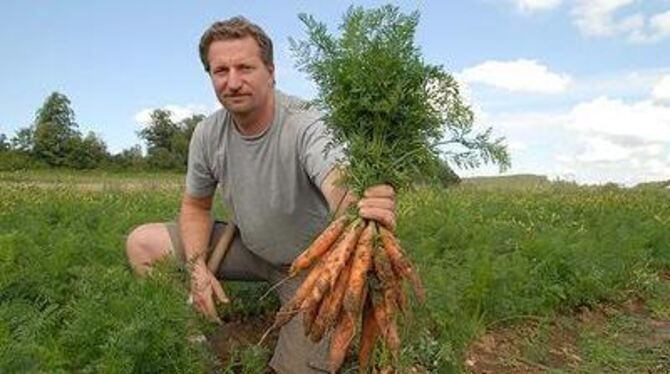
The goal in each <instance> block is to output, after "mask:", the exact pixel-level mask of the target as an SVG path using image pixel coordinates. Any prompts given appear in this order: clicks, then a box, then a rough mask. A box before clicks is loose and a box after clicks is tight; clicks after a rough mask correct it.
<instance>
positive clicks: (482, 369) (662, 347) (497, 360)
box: [464, 270, 670, 374]
mask: <svg viewBox="0 0 670 374" xmlns="http://www.w3.org/2000/svg"><path fill="white" fill-rule="evenodd" d="M661 278H662V279H664V280H667V281H670V270H668V271H665V272H663V273H662V274H661ZM584 336H587V337H593V338H594V339H600V340H597V341H596V344H601V345H602V346H603V347H607V348H610V347H617V346H618V347H623V348H622V349H623V350H622V351H621V352H639V353H640V354H641V355H644V354H647V353H648V352H650V351H651V352H654V351H658V352H666V350H667V349H668V347H669V346H670V320H659V319H658V318H654V317H653V315H652V313H651V312H650V310H649V308H648V306H647V305H646V303H645V300H644V299H642V298H639V297H636V298H632V299H630V300H627V301H625V302H623V303H621V304H617V305H611V304H602V305H599V306H598V307H596V308H592V309H591V308H587V307H580V308H577V309H576V310H575V311H574V312H573V313H571V314H569V315H563V316H557V317H555V318H551V319H547V320H542V319H535V318H529V319H526V320H525V321H521V322H519V323H514V324H513V325H511V326H505V327H494V328H493V329H492V330H491V331H489V332H487V333H486V334H484V335H483V336H481V337H480V338H478V339H477V340H476V341H474V342H473V343H472V344H471V345H470V347H469V349H468V350H467V353H466V356H465V365H464V366H465V368H466V370H467V371H468V372H470V373H477V374H484V373H545V372H548V371H552V370H557V369H558V370H565V371H568V372H573V371H580V370H583V369H585V368H586V369H587V370H588V368H589V367H593V360H594V358H593V357H589V353H588V351H586V352H585V351H583V349H584V348H583V347H582V346H581V345H580V339H584ZM582 341H583V340H582ZM645 352H647V353H645ZM613 356H614V360H616V359H617V358H616V354H615V355H613ZM646 357H648V356H646ZM655 357H658V356H655ZM610 358H611V357H610ZM641 358H642V359H640V360H637V362H636V358H633V359H632V360H631V362H634V363H641V362H644V360H645V359H646V358H645V357H642V356H641ZM590 360H591V362H589V361H590ZM622 360H623V359H622ZM595 362H596V363H597V362H599V361H597V359H596V361H595ZM669 363H670V362H668V360H662V359H661V360H660V361H658V362H653V363H652V362H649V364H650V365H660V366H653V367H655V368H658V367H663V368H666V365H668V364H669ZM589 365H590V366H589ZM663 370H665V369H663ZM633 371H635V369H633Z"/></svg>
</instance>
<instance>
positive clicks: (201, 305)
mask: <svg viewBox="0 0 670 374" xmlns="http://www.w3.org/2000/svg"><path fill="white" fill-rule="evenodd" d="M193 300H194V301H195V306H196V309H197V310H198V311H199V312H200V313H202V314H204V315H205V316H206V317H207V318H208V319H209V320H210V321H212V322H216V323H219V324H220V323H221V319H220V318H219V316H218V314H217V313H216V307H215V306H214V299H213V298H212V294H211V293H210V294H206V293H198V294H196V295H195V296H194V297H193Z"/></svg>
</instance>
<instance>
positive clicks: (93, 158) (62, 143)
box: [0, 92, 460, 185]
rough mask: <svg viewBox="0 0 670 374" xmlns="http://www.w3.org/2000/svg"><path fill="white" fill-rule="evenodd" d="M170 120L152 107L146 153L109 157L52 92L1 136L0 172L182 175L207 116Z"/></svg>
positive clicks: (449, 180) (444, 172)
mask: <svg viewBox="0 0 670 374" xmlns="http://www.w3.org/2000/svg"><path fill="white" fill-rule="evenodd" d="M171 116H172V113H171V112H170V111H168V110H163V109H156V110H154V111H153V112H152V113H151V115H150V118H151V119H150V121H149V123H148V124H147V126H145V127H144V128H143V129H142V130H140V131H138V133H137V134H138V136H139V137H140V138H141V139H142V140H143V142H144V143H145V145H146V153H145V152H143V151H142V146H141V145H139V144H137V145H134V146H131V147H129V148H126V149H124V150H122V151H121V152H119V153H117V154H111V153H110V152H109V150H108V149H107V145H106V144H105V142H104V140H103V139H101V138H100V137H99V136H98V135H96V134H95V133H94V132H92V131H90V132H88V133H87V134H86V135H83V134H82V133H81V131H80V130H79V125H78V124H77V122H76V120H75V114H74V111H73V110H72V107H71V103H70V99H68V97H67V96H65V95H64V94H62V93H59V92H53V93H52V94H50V95H49V96H48V97H47V98H46V100H45V101H44V104H43V105H42V106H41V107H40V108H39V109H38V110H37V112H36V113H35V120H34V121H33V123H32V124H30V125H28V126H26V127H23V128H21V129H19V130H18V131H17V132H16V133H15V134H14V136H13V137H12V138H8V137H7V135H6V134H0V171H10V170H25V169H40V168H67V169H77V170H86V169H104V170H118V171H123V170H128V171H151V170H173V171H185V170H186V165H187V162H188V146H189V142H190V140H191V135H192V134H193V130H194V129H195V126H196V125H197V124H198V122H200V121H202V120H203V119H204V118H205V116H204V115H202V114H196V115H193V116H191V117H188V118H186V119H183V120H181V121H178V122H175V121H174V120H172V118H171ZM437 178H438V180H439V182H440V183H441V184H443V185H450V184H453V183H458V182H459V181H460V178H459V176H458V175H457V174H456V173H455V172H454V171H453V169H452V168H451V167H450V166H449V165H448V164H447V162H446V161H442V165H441V168H440V170H439V171H438V175H437Z"/></svg>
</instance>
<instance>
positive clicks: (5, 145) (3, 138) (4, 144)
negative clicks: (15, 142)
mask: <svg viewBox="0 0 670 374" xmlns="http://www.w3.org/2000/svg"><path fill="white" fill-rule="evenodd" d="M10 148H11V144H9V141H7V135H5V134H0V152H7V151H9V149H10Z"/></svg>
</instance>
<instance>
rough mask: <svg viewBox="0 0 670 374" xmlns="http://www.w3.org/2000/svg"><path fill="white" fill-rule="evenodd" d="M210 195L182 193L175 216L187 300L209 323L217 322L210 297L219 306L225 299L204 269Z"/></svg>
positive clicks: (210, 202)
mask: <svg viewBox="0 0 670 374" xmlns="http://www.w3.org/2000/svg"><path fill="white" fill-rule="evenodd" d="M212 200H213V197H212V196H205V197H191V196H189V195H187V194H184V197H183V198H182V203H181V214H180V215H179V227H180V230H181V237H182V240H183V242H184V252H185V254H186V263H187V264H188V268H189V269H190V271H191V297H192V298H193V302H194V303H195V306H196V308H197V309H198V310H200V311H201V312H202V313H204V314H205V315H206V316H208V317H209V318H210V319H211V320H213V321H215V322H219V323H221V319H219V316H218V315H217V313H216V307H215V306H214V297H216V298H218V299H219V301H221V302H223V303H227V302H228V297H227V296H226V294H225V292H223V288H222V287H221V284H220V283H219V281H218V280H217V279H216V277H215V275H214V274H212V273H211V272H210V271H209V269H208V268H207V262H206V256H207V246H208V245H209V236H210V232H211V230H212V218H211V210H212Z"/></svg>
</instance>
